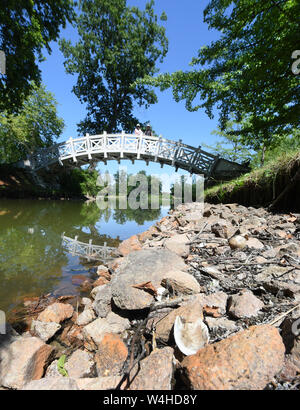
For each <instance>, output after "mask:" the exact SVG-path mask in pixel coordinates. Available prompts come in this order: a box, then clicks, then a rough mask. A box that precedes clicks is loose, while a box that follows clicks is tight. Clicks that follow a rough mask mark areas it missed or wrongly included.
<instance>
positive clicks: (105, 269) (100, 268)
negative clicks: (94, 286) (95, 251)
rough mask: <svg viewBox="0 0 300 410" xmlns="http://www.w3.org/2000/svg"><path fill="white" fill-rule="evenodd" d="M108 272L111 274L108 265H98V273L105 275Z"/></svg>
mask: <svg viewBox="0 0 300 410" xmlns="http://www.w3.org/2000/svg"><path fill="white" fill-rule="evenodd" d="M106 273H108V274H109V270H108V267H107V266H104V265H98V266H97V275H98V276H102V275H105V274H106Z"/></svg>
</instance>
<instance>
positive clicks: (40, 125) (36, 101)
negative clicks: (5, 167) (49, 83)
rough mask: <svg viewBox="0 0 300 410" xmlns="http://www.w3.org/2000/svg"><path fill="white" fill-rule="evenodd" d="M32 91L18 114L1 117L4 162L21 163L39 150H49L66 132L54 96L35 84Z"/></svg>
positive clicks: (0, 157) (0, 159) (0, 150)
mask: <svg viewBox="0 0 300 410" xmlns="http://www.w3.org/2000/svg"><path fill="white" fill-rule="evenodd" d="M31 88H32V92H31V94H30V96H29V97H28V99H27V100H26V101H25V102H24V103H23V107H22V109H21V110H20V112H19V113H18V114H9V113H8V112H6V111H4V112H3V113H1V114H0V141H1V145H0V162H3V163H9V162H14V161H18V160H20V159H23V158H25V157H26V156H27V155H28V154H30V153H32V152H33V151H35V150H36V149H37V148H42V147H49V146H51V145H53V143H54V138H58V137H59V136H60V135H61V133H62V131H63V128H64V121H63V119H62V118H59V117H58V115H57V108H56V106H57V102H56V100H55V98H54V96H53V94H52V93H50V92H49V91H46V89H45V87H44V86H43V85H41V86H40V87H38V86H36V85H34V84H31Z"/></svg>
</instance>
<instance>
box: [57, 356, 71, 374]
mask: <svg viewBox="0 0 300 410" xmlns="http://www.w3.org/2000/svg"><path fill="white" fill-rule="evenodd" d="M65 362H66V355H65V354H63V355H62V356H60V358H59V359H58V361H57V370H58V371H59V373H60V374H61V375H62V376H64V377H68V376H69V375H68V372H67V371H66V369H65Z"/></svg>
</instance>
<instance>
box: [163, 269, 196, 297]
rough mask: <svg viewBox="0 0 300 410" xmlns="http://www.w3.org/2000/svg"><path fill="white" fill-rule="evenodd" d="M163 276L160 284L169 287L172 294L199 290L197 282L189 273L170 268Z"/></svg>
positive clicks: (188, 293) (185, 293)
mask: <svg viewBox="0 0 300 410" xmlns="http://www.w3.org/2000/svg"><path fill="white" fill-rule="evenodd" d="M163 276H164V278H163V280H162V282H161V284H162V286H164V287H166V288H168V289H170V288H171V289H172V291H173V294H174V295H192V294H194V293H199V292H200V290H201V287H200V285H199V283H198V282H197V280H196V279H195V278H194V277H193V276H192V275H191V274H190V273H187V272H182V271H179V270H172V271H169V272H166V273H165V274H164V275H163Z"/></svg>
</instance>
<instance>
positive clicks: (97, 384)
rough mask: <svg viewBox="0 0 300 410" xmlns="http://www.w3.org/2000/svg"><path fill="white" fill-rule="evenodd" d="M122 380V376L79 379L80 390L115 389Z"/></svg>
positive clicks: (77, 381)
mask: <svg viewBox="0 0 300 410" xmlns="http://www.w3.org/2000/svg"><path fill="white" fill-rule="evenodd" d="M121 380H122V376H108V377H93V378H89V379H77V380H76V383H77V386H78V388H79V390H115V389H116V387H117V386H118V385H119V383H120V382H121Z"/></svg>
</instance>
